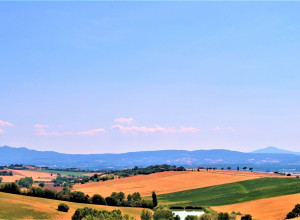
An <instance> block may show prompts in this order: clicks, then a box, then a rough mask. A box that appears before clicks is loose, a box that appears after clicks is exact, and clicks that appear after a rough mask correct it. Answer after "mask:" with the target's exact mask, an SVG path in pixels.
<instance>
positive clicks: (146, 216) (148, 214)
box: [141, 209, 153, 220]
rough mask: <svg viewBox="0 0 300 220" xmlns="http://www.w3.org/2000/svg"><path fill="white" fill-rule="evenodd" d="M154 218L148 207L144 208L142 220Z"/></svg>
mask: <svg viewBox="0 0 300 220" xmlns="http://www.w3.org/2000/svg"><path fill="white" fill-rule="evenodd" d="M152 219H153V214H152V212H150V211H149V210H147V209H143V211H142V214H141V220H152Z"/></svg>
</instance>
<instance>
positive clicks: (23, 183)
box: [18, 177, 33, 188]
mask: <svg viewBox="0 0 300 220" xmlns="http://www.w3.org/2000/svg"><path fill="white" fill-rule="evenodd" d="M32 183H33V179H32V177H24V178H21V179H19V181H18V184H19V186H20V187H22V188H29V187H30V186H31V185H32Z"/></svg>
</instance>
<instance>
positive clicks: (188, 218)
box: [184, 215, 198, 220]
mask: <svg viewBox="0 0 300 220" xmlns="http://www.w3.org/2000/svg"><path fill="white" fill-rule="evenodd" d="M184 220H198V217H197V216H196V215H188V216H186V217H185V218H184Z"/></svg>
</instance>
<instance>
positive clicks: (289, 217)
mask: <svg viewBox="0 0 300 220" xmlns="http://www.w3.org/2000/svg"><path fill="white" fill-rule="evenodd" d="M296 217H297V215H296V213H294V212H289V213H288V214H287V216H286V219H292V218H296Z"/></svg>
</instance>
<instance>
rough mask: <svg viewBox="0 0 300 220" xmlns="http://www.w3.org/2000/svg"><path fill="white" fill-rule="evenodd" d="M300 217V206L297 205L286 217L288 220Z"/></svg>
mask: <svg viewBox="0 0 300 220" xmlns="http://www.w3.org/2000/svg"><path fill="white" fill-rule="evenodd" d="M299 216H300V204H297V205H295V208H294V209H293V210H292V211H291V212H289V213H288V214H287V216H286V219H292V218H297V217H299Z"/></svg>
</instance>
